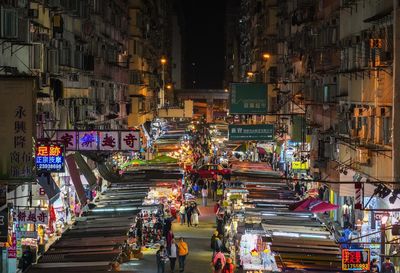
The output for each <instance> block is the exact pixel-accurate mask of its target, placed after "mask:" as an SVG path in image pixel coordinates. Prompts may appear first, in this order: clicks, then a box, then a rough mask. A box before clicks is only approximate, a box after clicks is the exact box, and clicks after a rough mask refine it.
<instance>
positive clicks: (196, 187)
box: [193, 182, 199, 197]
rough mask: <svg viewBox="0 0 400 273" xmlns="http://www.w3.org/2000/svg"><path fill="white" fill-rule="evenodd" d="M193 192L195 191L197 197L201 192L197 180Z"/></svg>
mask: <svg viewBox="0 0 400 273" xmlns="http://www.w3.org/2000/svg"><path fill="white" fill-rule="evenodd" d="M193 192H194V196H196V197H197V196H198V194H199V184H198V183H197V182H195V183H194V185H193Z"/></svg>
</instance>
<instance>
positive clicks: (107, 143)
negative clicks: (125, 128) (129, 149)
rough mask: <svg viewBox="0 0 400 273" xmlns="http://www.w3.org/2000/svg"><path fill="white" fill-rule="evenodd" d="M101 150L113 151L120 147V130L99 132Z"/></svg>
mask: <svg viewBox="0 0 400 273" xmlns="http://www.w3.org/2000/svg"><path fill="white" fill-rule="evenodd" d="M99 136H100V150H103V151H104V150H105V151H113V150H115V149H117V148H118V147H119V137H118V132H113V131H111V132H99Z"/></svg>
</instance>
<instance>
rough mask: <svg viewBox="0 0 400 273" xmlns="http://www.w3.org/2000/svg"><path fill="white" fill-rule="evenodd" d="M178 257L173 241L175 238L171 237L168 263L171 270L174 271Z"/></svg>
mask: <svg viewBox="0 0 400 273" xmlns="http://www.w3.org/2000/svg"><path fill="white" fill-rule="evenodd" d="M177 257H178V245H177V244H176V242H175V239H172V242H171V248H170V252H169V265H170V267H171V272H174V271H175V263H176V259H177Z"/></svg>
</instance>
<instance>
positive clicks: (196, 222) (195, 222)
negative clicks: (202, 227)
mask: <svg viewBox="0 0 400 273" xmlns="http://www.w3.org/2000/svg"><path fill="white" fill-rule="evenodd" d="M199 216H200V210H199V208H198V207H197V204H194V206H193V211H192V223H193V225H194V226H195V227H197V226H198V225H199Z"/></svg>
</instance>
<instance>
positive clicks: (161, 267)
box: [156, 245, 168, 273]
mask: <svg viewBox="0 0 400 273" xmlns="http://www.w3.org/2000/svg"><path fill="white" fill-rule="evenodd" d="M156 262H157V273H164V272H165V264H166V263H167V262H168V254H167V251H166V250H165V248H164V246H163V245H162V246H160V249H159V250H158V251H157V252H156Z"/></svg>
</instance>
